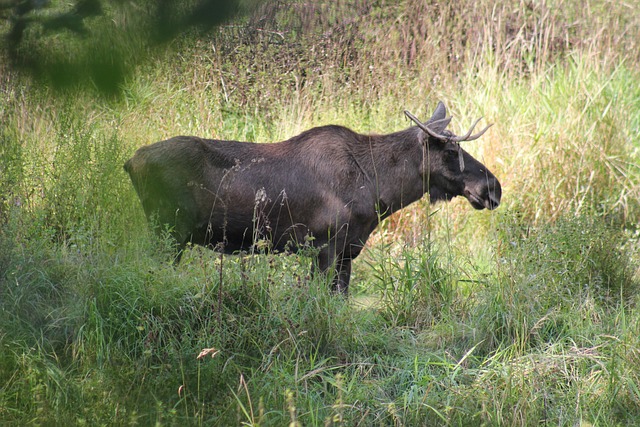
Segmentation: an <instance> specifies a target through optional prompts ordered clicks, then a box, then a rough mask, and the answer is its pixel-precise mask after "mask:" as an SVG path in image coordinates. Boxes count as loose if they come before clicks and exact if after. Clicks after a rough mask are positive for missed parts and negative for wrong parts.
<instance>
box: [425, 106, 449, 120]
mask: <svg viewBox="0 0 640 427" xmlns="http://www.w3.org/2000/svg"><path fill="white" fill-rule="evenodd" d="M445 117H447V107H445V106H444V103H443V102H442V101H438V106H437V107H436V111H434V112H433V116H431V118H430V119H429V120H427V124H429V123H432V122H437V121H438V120H442V119H444V118H445Z"/></svg>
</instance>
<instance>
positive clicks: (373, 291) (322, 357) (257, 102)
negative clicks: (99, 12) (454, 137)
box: [0, 0, 640, 426]
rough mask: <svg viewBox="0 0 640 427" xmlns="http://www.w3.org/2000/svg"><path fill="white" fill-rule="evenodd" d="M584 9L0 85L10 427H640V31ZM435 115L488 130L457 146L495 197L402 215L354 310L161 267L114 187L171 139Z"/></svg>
mask: <svg viewBox="0 0 640 427" xmlns="http://www.w3.org/2000/svg"><path fill="white" fill-rule="evenodd" d="M365 6H366V7H365ZM587 6H588V7H587ZM587 6H585V7H576V6H575V5H573V4H567V3H565V2H553V4H551V3H545V4H542V3H540V4H538V3H536V4H531V5H528V4H525V3H522V4H521V3H515V2H511V3H507V4H505V5H504V6H495V7H494V6H493V5H492V4H489V3H488V2H482V1H481V2H474V3H473V4H471V3H468V2H461V3H459V4H458V3H452V4H451V5H446V6H438V5H435V4H434V5H429V4H426V3H423V2H417V1H413V0H407V1H402V2H396V3H394V4H392V5H389V4H386V3H380V4H378V3H371V4H369V3H367V5H364V4H361V5H359V6H358V5H356V6H353V5H346V4H341V3H340V4H336V5H334V6H332V7H334V8H335V9H330V10H329V11H328V10H324V9H322V8H323V7H326V6H322V5H320V4H317V5H313V4H306V3H305V4H302V3H300V4H298V5H297V6H296V7H297V8H298V9H296V10H298V13H293V12H292V9H291V8H286V7H284V6H282V5H280V4H273V5H272V6H270V7H271V9H269V6H264V8H263V9H261V11H258V12H259V16H267V17H268V19H267V20H266V21H264V22H260V25H259V26H258V24H255V22H254V21H252V22H254V24H246V23H245V22H244V21H238V22H236V23H234V25H233V26H229V27H225V28H223V29H221V30H220V31H219V32H217V33H216V34H215V35H214V36H212V39H211V40H205V39H201V40H198V41H193V39H190V38H189V37H185V38H184V39H181V40H178V41H176V42H174V44H173V45H172V46H169V48H168V49H167V51H166V52H164V53H157V52H155V53H149V52H145V55H147V54H148V55H149V57H150V58H152V60H150V61H149V62H145V63H143V64H142V65H141V66H140V67H139V69H138V70H137V72H136V73H135V74H134V75H132V76H131V78H130V79H129V80H128V81H127V83H126V84H125V85H124V87H123V88H122V94H121V96H120V97H119V98H108V99H106V98H104V97H101V96H100V95H99V94H97V93H93V92H91V91H86V92H78V91H69V92H68V93H60V92H52V91H50V90H49V89H47V88H46V87H42V86H38V85H35V84H32V83H31V82H30V81H28V80H26V79H25V78H24V77H22V76H20V75H18V74H15V73H13V72H11V73H8V74H5V75H8V76H9V78H7V80H3V83H2V84H3V86H2V92H0V120H1V122H2V126H1V127H0V348H1V351H0V423H1V424H3V425H16V426H18V425H134V424H137V425H255V426H258V425H260V426H280V425H305V426H306V425H327V426H332V425H335V426H339V425H344V426H351V425H384V426H386V425H405V426H414V425H425V426H426V425H455V426H457V425H459V426H468V425H478V426H480V425H490V426H494V425H495V426H512V425H518V426H519V425H547V424H549V425H563V426H576V425H579V426H590V425H593V426H596V425H597V426H618V425H634V424H635V423H637V420H638V419H639V418H640V410H639V409H638V408H640V374H639V373H640V352H639V350H638V349H640V342H639V337H640V313H639V312H638V306H637V302H638V280H639V279H638V262H639V261H640V250H639V249H638V248H640V246H639V245H638V231H637V227H638V215H639V214H640V211H639V206H638V199H639V197H638V196H639V189H640V185H639V183H640V179H639V178H640V177H639V175H638V172H639V171H638V166H637V165H638V163H639V160H640V159H639V158H638V155H639V151H638V149H639V139H638V138H639V135H640V133H639V132H640V102H639V100H640V89H638V85H637V84H636V82H637V81H638V80H639V79H640V69H638V65H637V64H638V63H639V62H638V60H637V59H638V58H637V52H638V51H640V50H638V49H635V47H637V46H636V45H637V40H640V35H639V34H638V30H637V29H638V28H639V27H638V25H637V24H638V22H637V19H638V18H637V14H632V13H629V10H628V9H627V8H626V6H625V5H624V4H621V5H613V4H610V3H608V2H603V1H596V0H594V1H592V2H590V3H589V4H588V5H587ZM354 8H355V9H354ZM356 11H357V12H358V13H356ZM260 13H261V14H262V15H260ZM416 16H421V17H423V18H422V19H417V18H416ZM469 22H476V23H478V25H471V26H470V25H469ZM372 23H375V25H373V24H372ZM480 24H483V25H480ZM255 28H259V29H260V31H255ZM252 29H253V30H252ZM1 67H2V66H0V68H1ZM438 99H443V100H444V101H445V102H446V103H447V105H448V107H449V109H450V111H451V113H452V114H453V116H454V120H453V122H452V126H453V128H454V130H460V129H462V128H465V127H466V126H468V124H469V123H471V122H472V120H473V119H474V118H476V117H478V116H484V117H485V119H484V120H485V121H487V122H492V123H495V125H494V126H493V127H492V128H491V130H490V131H489V132H487V134H486V135H485V136H483V138H482V139H481V140H480V141H478V142H475V143H472V144H469V146H468V147H466V148H468V149H469V151H470V152H472V153H473V154H474V155H475V156H477V157H478V158H480V159H481V160H482V161H483V162H484V163H485V164H486V165H487V166H489V167H490V169H491V170H492V171H493V172H494V173H495V175H496V176H497V177H498V178H499V179H500V181H501V182H502V184H503V190H504V194H503V203H502V205H501V206H500V207H499V209H498V210H497V211H495V212H486V211H483V212H478V211H473V210H472V209H471V208H470V207H469V206H468V203H467V202H466V201H464V200H454V201H453V202H452V203H450V204H442V205H437V206H429V205H428V203H427V202H426V201H421V202H418V203H416V204H415V205H412V206H411V207H409V208H407V209H405V210H403V211H401V212H399V213H397V214H395V215H393V216H392V217H391V218H389V219H388V220H386V221H385V222H384V223H383V224H382V225H381V226H380V227H379V230H378V231H377V232H376V233H375V235H374V236H372V238H371V241H370V243H369V245H368V247H367V248H366V250H365V251H364V252H363V254H362V255H361V257H360V258H358V260H357V261H356V262H355V263H354V271H353V279H352V280H353V281H352V285H353V286H352V290H353V295H352V297H351V298H350V299H349V300H348V301H345V300H344V299H342V298H337V297H335V296H333V295H331V294H330V292H329V290H328V283H327V280H326V279H325V278H323V277H312V275H311V274H310V265H311V257H310V254H309V253H301V254H296V255H289V256H275V255H259V256H243V257H240V256H225V257H221V256H220V255H219V254H216V253H213V252H211V251H207V250H204V249H201V248H193V250H191V251H188V252H187V253H186V254H185V256H184V258H183V260H182V263H181V264H180V266H179V267H177V268H174V267H173V266H171V264H170V262H169V259H170V257H171V255H170V254H171V242H170V241H167V240H166V239H163V238H160V237H156V236H154V235H153V234H152V233H151V232H150V230H149V227H148V226H147V223H146V220H145V218H144V215H143V212H142V209H141V206H140V203H139V201H138V199H137V196H136V194H135V191H134V190H133V187H132V186H131V184H130V181H129V179H128V177H127V176H126V174H125V172H124V171H123V169H122V164H123V163H124V161H125V160H126V159H127V158H129V157H130V156H131V155H132V153H133V152H134V151H135V149H136V148H138V147H139V146H141V145H144V144H148V143H151V142H153V141H156V140H160V139H162V138H166V137H170V136H173V135H177V134H195V135H201V136H206V137H215V138H227V139H240V140H256V141H261V142H268V141H275V140H279V139H284V138H288V137H290V136H293V135H295V134H297V133H298V132H300V131H302V130H304V129H307V128H309V127H311V126H315V125H321V124H327V123H336V124H343V125H346V126H349V127H351V128H352V129H354V130H356V131H360V132H363V133H366V132H376V133H382V132H391V131H395V130H398V129H401V128H404V127H407V126H409V123H408V122H407V121H406V120H405V119H404V117H403V115H402V110H404V109H405V108H406V109H409V110H411V111H413V112H414V113H415V114H417V115H419V116H420V117H427V116H428V115H429V114H430V113H431V111H432V109H433V108H434V107H435V104H436V102H437V100H438ZM425 103H426V106H425ZM204 349H213V350H211V353H210V354H208V355H205V356H204V357H202V358H198V355H199V354H200V353H201V352H202V351H203V350H204ZM212 355H213V356H212Z"/></svg>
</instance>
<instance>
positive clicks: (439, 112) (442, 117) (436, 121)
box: [425, 101, 451, 134]
mask: <svg viewBox="0 0 640 427" xmlns="http://www.w3.org/2000/svg"><path fill="white" fill-rule="evenodd" d="M450 122H451V117H449V118H447V107H445V106H444V103H443V102H442V101H439V102H438V106H437V107H436V110H435V111H434V112H433V116H431V118H430V119H429V120H427V122H426V123H425V125H427V126H428V127H429V129H431V130H432V131H434V132H435V133H438V134H441V133H442V132H443V131H444V130H445V129H446V127H447V126H448V125H449V123H450Z"/></svg>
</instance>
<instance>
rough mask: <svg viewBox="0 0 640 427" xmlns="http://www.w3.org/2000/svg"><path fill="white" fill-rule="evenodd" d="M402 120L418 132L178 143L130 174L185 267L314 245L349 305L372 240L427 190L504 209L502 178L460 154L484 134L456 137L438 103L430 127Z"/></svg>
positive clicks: (131, 165)
mask: <svg viewBox="0 0 640 427" xmlns="http://www.w3.org/2000/svg"><path fill="white" fill-rule="evenodd" d="M405 113H406V114H407V116H408V117H409V118H411V119H412V120H413V121H414V122H415V123H416V125H417V126H413V127H410V128H408V129H406V130H402V131H400V132H396V133H392V134H389V135H361V134H358V133H355V132H353V131H352V130H350V129H347V128H345V127H342V126H322V127H317V128H313V129H310V130H308V131H306V132H303V133H302V134H300V135H298V136H294V137H293V138H291V139H288V140H286V141H282V142H278V143H272V144H257V143H251V142H238V141H219V140H208V139H202V138H197V137H192V136H178V137H175V138H171V139H168V140H166V141H160V142H157V143H155V144H152V145H149V146H146V147H142V148H140V149H139V150H138V151H137V152H136V154H135V155H134V156H133V157H132V158H131V159H129V160H128V161H127V162H126V164H125V165H124V168H125V170H126V171H127V172H128V173H129V175H130V176H131V180H132V182H133V185H134V187H135V189H136V191H137V193H138V196H139V197H140V200H141V201H142V206H143V208H144V211H145V214H146V216H147V217H148V218H153V217H154V216H155V217H156V218H157V221H158V223H159V224H168V225H169V226H170V227H171V228H170V229H171V233H172V235H173V237H174V238H175V240H176V241H177V246H178V250H179V252H178V256H177V260H179V258H180V255H181V254H182V251H183V250H184V248H185V246H186V245H187V244H188V243H189V242H191V243H193V244H199V245H203V246H207V247H211V248H212V249H216V250H220V251H223V252H225V253H234V252H238V251H249V250H251V249H252V248H253V247H254V246H253V245H255V244H256V242H263V243H264V242H269V244H270V245H271V248H272V250H274V251H295V250H296V249H297V248H299V247H301V246H303V245H312V246H314V247H315V248H317V250H318V259H317V261H316V263H315V265H316V267H317V268H319V269H320V270H321V271H323V272H327V271H329V270H330V269H331V268H332V267H333V268H334V269H335V276H334V278H333V290H334V291H336V292H342V293H344V294H345V295H346V294H347V293H348V287H349V278H350V273H351V261H352V260H353V259H354V258H355V257H357V256H358V254H360V252H361V251H362V248H363V245H364V244H365V242H366V241H367V238H368V237H369V235H370V234H371V232H372V231H373V230H374V229H375V228H376V226H377V225H378V223H379V222H380V221H381V220H382V219H384V218H386V217H387V216H389V215H391V214H392V213H393V212H395V211H397V210H399V209H402V208H403V207H405V206H407V205H409V204H411V203H413V202H415V201H416V200H418V199H420V198H421V197H422V196H423V195H424V194H425V193H426V192H428V193H429V195H430V200H431V202H436V201H438V200H450V199H452V198H453V197H456V196H464V197H466V198H467V199H468V200H469V202H470V203H471V205H472V206H473V207H474V208H476V209H483V208H487V209H494V208H496V207H497V206H498V205H499V203H500V197H501V188H500V183H499V182H498V180H497V179H496V178H495V177H494V176H493V174H492V173H491V172H489V170H488V169H487V168H486V167H485V166H484V165H482V164H481V163H480V162H478V161H477V160H476V159H474V158H473V157H471V156H470V155H469V154H468V153H467V152H466V151H464V150H463V149H462V148H460V145H459V142H461V141H464V140H472V139H476V138H478V137H479V136H480V135H481V134H482V133H484V132H485V131H486V129H487V128H485V129H484V130H483V131H481V132H479V133H478V134H476V135H473V136H470V135H471V131H469V133H467V135H465V136H462V137H456V136H455V135H453V134H452V133H450V132H449V131H447V130H445V128H446V126H447V125H448V124H449V122H450V120H451V118H450V117H449V118H447V117H446V108H445V106H444V104H442V103H441V102H440V103H439V104H438V106H437V108H436V110H435V112H434V114H433V116H432V117H431V118H430V119H429V120H428V121H427V122H425V123H421V122H420V121H418V120H417V119H416V118H415V117H413V115H411V114H410V113H409V112H405ZM476 123H477V122H476ZM474 126H475V124H474ZM472 129H473V127H472Z"/></svg>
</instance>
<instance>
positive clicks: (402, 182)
mask: <svg viewBox="0 0 640 427" xmlns="http://www.w3.org/2000/svg"><path fill="white" fill-rule="evenodd" d="M420 132H421V131H420V129H418V128H417V127H412V128H409V129H405V130H403V131H400V132H395V133H392V134H388V135H362V138H361V139H362V140H361V141H360V144H358V147H357V150H356V149H354V153H353V155H354V158H355V160H356V161H357V163H358V166H359V167H360V168H361V169H363V172H364V173H365V175H366V176H367V180H368V181H369V185H370V186H371V187H372V188H371V189H372V192H373V194H374V195H375V198H376V201H377V204H378V206H379V209H380V214H381V215H382V217H383V218H386V217H387V216H389V215H391V214H392V213H393V212H395V211H397V210H399V209H402V208H403V207H405V206H407V205H409V204H411V203H413V202H415V201H416V200H418V199H420V198H421V197H422V196H423V195H424V194H425V193H426V192H427V189H428V185H427V183H426V182H425V181H424V179H423V174H422V169H423V167H422V165H423V157H424V153H423V151H424V150H423V149H422V147H423V143H422V142H421V139H420Z"/></svg>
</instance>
